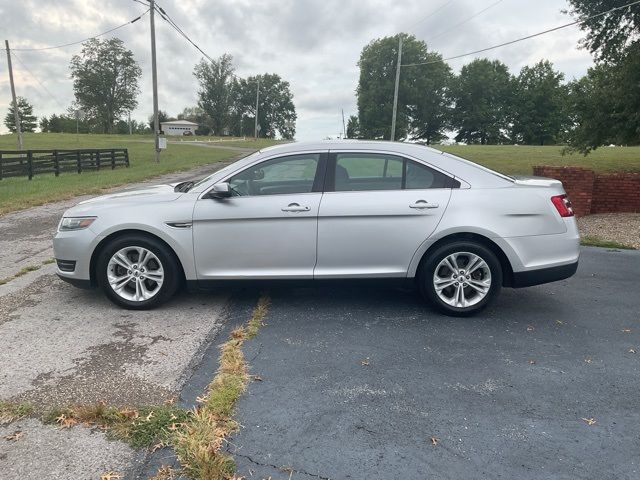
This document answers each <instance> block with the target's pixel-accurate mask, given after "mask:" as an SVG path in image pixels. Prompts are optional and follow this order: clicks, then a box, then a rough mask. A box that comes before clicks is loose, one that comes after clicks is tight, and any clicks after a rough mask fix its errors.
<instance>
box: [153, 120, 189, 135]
mask: <svg viewBox="0 0 640 480" xmlns="http://www.w3.org/2000/svg"><path fill="white" fill-rule="evenodd" d="M196 128H198V124H197V123H193V122H190V121H188V120H172V121H170V122H162V123H161V124H160V130H162V131H163V132H164V134H165V135H195V133H196Z"/></svg>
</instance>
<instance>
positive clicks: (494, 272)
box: [418, 240, 502, 317]
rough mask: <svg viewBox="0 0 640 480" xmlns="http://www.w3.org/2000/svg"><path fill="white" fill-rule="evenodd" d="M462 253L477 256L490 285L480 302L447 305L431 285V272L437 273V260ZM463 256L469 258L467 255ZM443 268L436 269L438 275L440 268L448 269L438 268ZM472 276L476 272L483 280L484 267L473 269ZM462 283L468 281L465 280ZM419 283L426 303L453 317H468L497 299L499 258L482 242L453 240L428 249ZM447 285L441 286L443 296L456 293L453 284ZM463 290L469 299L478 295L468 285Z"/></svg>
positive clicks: (499, 271)
mask: <svg viewBox="0 0 640 480" xmlns="http://www.w3.org/2000/svg"><path fill="white" fill-rule="evenodd" d="M462 252H468V253H471V254H474V255H477V256H479V257H480V258H481V259H482V260H484V262H485V263H486V265H487V266H488V269H489V272H490V275H491V277H490V278H491V284H490V286H489V291H488V292H487V293H486V295H485V296H484V298H481V299H480V300H479V301H477V303H474V304H473V305H471V306H468V307H457V306H453V305H449V304H448V303H446V302H445V301H443V300H442V299H441V298H440V296H439V295H438V293H437V291H436V287H435V285H434V275H435V273H436V268H438V266H439V265H440V262H441V261H443V260H444V259H445V258H447V257H448V256H449V255H451V254H454V253H462ZM466 258H467V259H468V258H469V257H466ZM459 259H460V261H461V262H464V260H465V256H464V255H462V257H460V258H459ZM443 268H444V270H440V271H439V274H440V275H442V272H443V271H444V272H447V271H448V270H450V269H447V267H440V269H443ZM474 275H479V276H480V278H479V279H480V280H482V279H483V276H485V277H484V278H485V279H486V278H488V277H486V271H485V270H484V269H483V270H482V271H480V272H478V271H476V272H475V273H474ZM455 285H457V284H455ZM463 285H468V284H466V283H464V284H463ZM418 286H419V289H420V294H421V295H422V297H423V298H424V299H425V300H427V301H428V302H429V303H431V304H432V305H433V306H434V307H435V308H437V309H438V310H439V311H440V312H442V313H444V314H445V315H449V316H453V317H468V316H471V315H474V314H476V313H478V312H480V311H481V310H482V309H484V308H486V307H487V305H489V304H490V303H491V302H492V301H493V300H494V299H495V298H496V296H497V295H498V293H499V292H500V288H501V287H502V266H501V265H500V261H499V260H498V258H497V257H496V255H495V254H494V253H493V252H492V251H491V250H489V249H488V248H487V247H485V246H484V245H482V244H480V243H477V242H473V241H466V240H459V241H454V242H451V243H447V244H445V245H442V246H440V247H438V248H436V249H435V250H434V251H433V252H430V253H429V255H428V256H427V257H425V259H424V260H423V261H422V264H421V266H420V270H419V272H418ZM447 288H449V290H446V289H443V293H444V296H445V297H446V296H447V294H449V293H451V294H452V295H455V291H454V290H453V289H455V288H456V287H454V286H451V287H447ZM464 291H465V292H470V293H469V295H471V296H472V300H473V299H474V298H476V299H477V298H479V295H478V293H477V292H474V289H472V288H471V287H466V288H464ZM475 295H478V297H475ZM465 297H466V295H465Z"/></svg>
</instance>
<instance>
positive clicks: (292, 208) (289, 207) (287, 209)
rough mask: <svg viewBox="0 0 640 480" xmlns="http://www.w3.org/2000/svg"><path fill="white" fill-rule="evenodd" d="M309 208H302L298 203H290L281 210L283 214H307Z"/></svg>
mask: <svg viewBox="0 0 640 480" xmlns="http://www.w3.org/2000/svg"><path fill="white" fill-rule="evenodd" d="M309 210H311V208H310V207H302V206H300V204H299V203H290V204H289V205H287V206H286V207H284V208H283V209H282V211H283V212H308V211H309Z"/></svg>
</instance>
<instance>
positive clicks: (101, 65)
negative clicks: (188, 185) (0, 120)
mask: <svg viewBox="0 0 640 480" xmlns="http://www.w3.org/2000/svg"><path fill="white" fill-rule="evenodd" d="M70 72H71V79H72V80H73V92H74V98H75V100H74V102H73V104H72V105H71V106H70V107H69V109H68V110H67V111H66V112H63V113H59V114H53V115H51V116H49V117H46V116H45V117H42V118H40V121H39V122H38V121H37V120H38V119H37V117H36V116H35V115H34V114H33V105H31V104H30V103H29V102H28V101H27V100H26V99H25V98H20V99H19V101H18V112H19V113H20V123H21V125H20V126H21V130H22V131H24V132H34V131H35V129H36V128H37V127H39V128H40V130H41V131H42V132H54V133H67V132H68V133H76V132H79V133H129V132H130V131H131V133H151V132H152V131H153V121H150V124H146V123H142V122H137V121H136V120H131V121H127V120H125V117H126V116H127V115H129V114H130V112H131V111H132V110H134V109H135V108H136V107H137V106H138V100H137V97H138V95H139V93H140V87H139V80H140V76H141V73H142V71H141V69H140V67H139V66H138V64H137V62H136V61H135V59H134V57H133V52H131V50H129V49H127V48H126V47H125V44H124V42H123V41H122V40H120V39H118V38H111V39H108V40H100V39H96V38H94V39H91V40H88V41H87V42H85V43H83V45H82V50H81V52H80V53H79V54H77V55H74V56H73V57H72V58H71V62H70ZM193 74H194V75H195V77H196V78H197V80H198V83H199V89H198V93H197V97H198V104H197V106H193V107H186V108H185V109H184V110H183V111H182V113H181V114H180V115H178V117H177V119H180V120H182V119H184V120H189V121H192V122H194V123H197V124H198V126H199V127H198V130H197V133H198V134H201V135H208V134H214V135H236V136H242V135H253V134H254V128H255V125H256V122H255V117H256V100H258V104H257V107H258V121H257V127H258V128H257V130H258V136H260V137H265V138H274V137H275V136H276V135H280V136H281V137H283V138H287V139H290V138H293V137H294V135H295V121H296V111H295V105H294V103H293V94H292V93H291V89H290V85H289V83H288V82H287V81H285V80H283V79H282V78H281V77H280V76H279V75H277V74H273V73H265V74H261V75H254V76H250V77H248V78H240V77H238V76H237V75H236V74H235V69H234V66H233V59H232V57H231V56H230V55H223V56H221V57H220V58H219V59H212V60H211V61H208V60H204V59H203V60H201V61H200V62H199V63H198V64H197V65H196V66H195V69H194V72H193ZM258 85H259V89H260V92H259V95H258ZM159 117H160V121H161V122H163V121H167V120H170V119H174V118H172V117H169V116H168V115H167V114H166V112H164V111H161V112H159ZM4 123H5V125H6V126H7V128H8V129H9V130H10V131H11V132H15V130H16V128H15V117H14V107H13V104H11V106H10V108H9V112H8V113H7V115H6V116H5V122H4Z"/></svg>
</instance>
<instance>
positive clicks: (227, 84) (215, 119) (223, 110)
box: [194, 53, 234, 135]
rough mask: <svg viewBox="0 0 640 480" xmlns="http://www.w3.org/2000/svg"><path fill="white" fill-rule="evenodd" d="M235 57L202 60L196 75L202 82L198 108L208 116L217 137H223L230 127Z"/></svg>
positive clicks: (226, 55) (210, 125)
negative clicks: (233, 62)
mask: <svg viewBox="0 0 640 480" xmlns="http://www.w3.org/2000/svg"><path fill="white" fill-rule="evenodd" d="M232 61H233V57H232V56H231V55H228V54H226V53H225V54H224V55H222V56H221V57H220V58H219V59H218V60H214V61H211V62H208V61H206V60H204V59H202V60H200V63H198V64H197V65H196V67H195V69H194V75H195V77H196V78H197V79H198V81H199V82H200V90H198V106H199V107H200V108H201V109H202V110H203V111H204V112H205V113H206V114H207V117H208V121H209V127H211V129H212V130H213V133H214V134H216V135H222V134H223V132H224V131H225V129H227V128H228V126H229V117H230V115H231V101H232V89H233V86H234V74H233V72H234V68H233V64H232Z"/></svg>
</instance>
